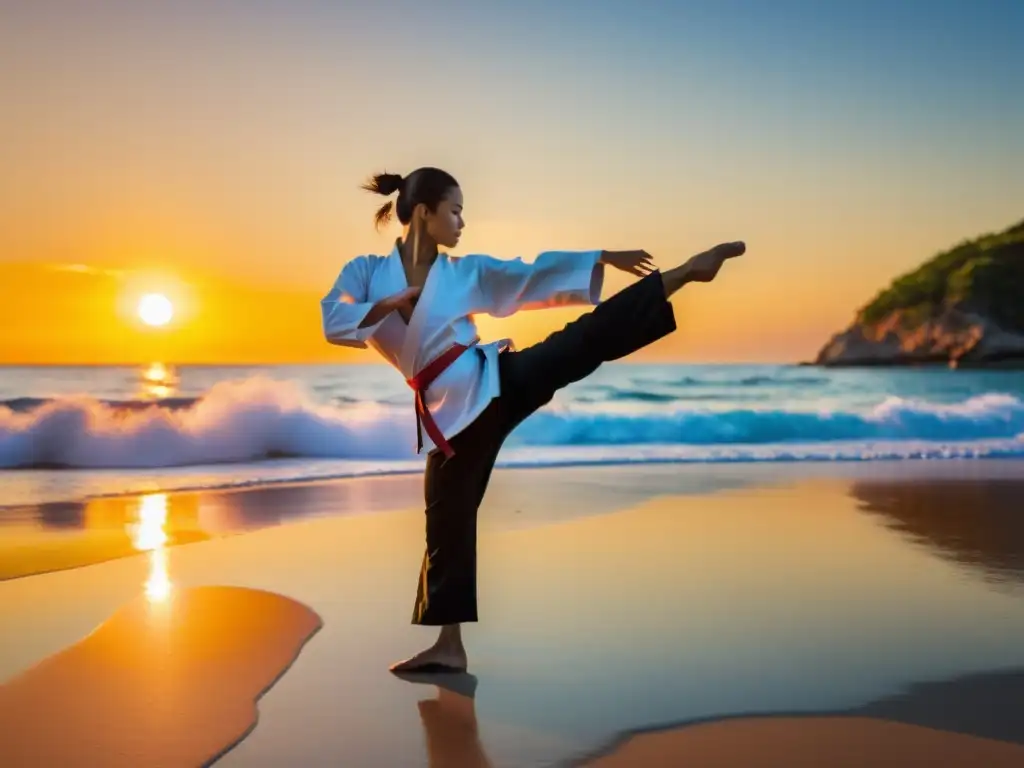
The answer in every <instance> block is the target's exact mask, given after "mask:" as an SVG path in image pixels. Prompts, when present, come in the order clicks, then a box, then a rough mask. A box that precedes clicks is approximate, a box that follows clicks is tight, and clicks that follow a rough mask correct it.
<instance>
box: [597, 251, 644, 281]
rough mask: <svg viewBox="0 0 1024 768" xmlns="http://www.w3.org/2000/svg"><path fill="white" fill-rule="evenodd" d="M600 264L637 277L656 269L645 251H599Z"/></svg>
mask: <svg viewBox="0 0 1024 768" xmlns="http://www.w3.org/2000/svg"><path fill="white" fill-rule="evenodd" d="M601 263H602V264H607V265H608V266H609V267H615V268H616V269H621V270H622V271H623V272H629V273H630V274H631V275H638V276H639V277H643V276H644V275H648V274H650V273H651V272H653V271H654V270H655V269H656V267H655V266H654V262H653V261H652V260H651V255H650V254H649V253H647V251H601Z"/></svg>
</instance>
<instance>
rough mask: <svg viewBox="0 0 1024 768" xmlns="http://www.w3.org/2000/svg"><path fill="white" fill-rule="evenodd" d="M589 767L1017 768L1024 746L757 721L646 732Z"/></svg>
mask: <svg viewBox="0 0 1024 768" xmlns="http://www.w3.org/2000/svg"><path fill="white" fill-rule="evenodd" d="M585 765H586V767H587V768H627V766H628V768H634V766H636V767H639V766H643V768H669V766H678V765H692V766H700V767H701V768H732V766H744V768H812V766H828V768H863V766H872V768H888V767H890V766H891V767H892V768H896V766H911V765H934V766H943V767H944V768H975V767H976V766H985V768H1019V766H1021V765H1024V747H1022V746H1020V745H1018V744H1010V743H1008V742H1002V741H995V740H992V739H983V738H979V737H977V736H968V735H964V734H959V733H951V732H948V731H939V730H935V729H932V728H922V727H920V726H917V725H906V724H904V723H895V722H889V721H886V720H876V719H873V718H867V717H813V716H812V717H761V718H756V717H751V718H743V719H736V720H722V721H718V722H711V723H706V724H701V725H693V726H682V727H680V728H678V729H674V730H668V731H659V732H656V733H647V734H642V735H639V736H634V737H633V738H631V739H629V740H628V741H626V742H625V743H624V744H623V745H622V746H621V747H620V748H619V749H617V750H616V751H615V752H613V753H612V754H609V755H607V756H605V757H602V758H598V759H597V760H594V761H592V762H588V763H586V764H585Z"/></svg>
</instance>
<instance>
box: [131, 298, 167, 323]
mask: <svg viewBox="0 0 1024 768" xmlns="http://www.w3.org/2000/svg"><path fill="white" fill-rule="evenodd" d="M172 317H174V307H173V306H172V305H171V301H170V299H168V298H167V297H166V296H164V295H163V294H162V293H147V294H146V295H145V296H143V297H142V298H141V299H139V319H140V320H142V322H144V323H145V324H146V325H152V326H160V325H167V323H169V322H170V321H171V318H172Z"/></svg>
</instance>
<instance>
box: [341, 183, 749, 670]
mask: <svg viewBox="0 0 1024 768" xmlns="http://www.w3.org/2000/svg"><path fill="white" fill-rule="evenodd" d="M363 188H364V189H367V190H368V191H371V192H375V193H377V194H381V195H384V196H390V195H392V194H394V193H395V192H398V199H397V201H396V202H395V203H392V202H390V201H389V202H387V203H385V204H384V205H383V206H382V207H381V208H380V210H378V211H377V215H376V222H377V226H378V227H380V226H381V225H382V224H385V223H387V222H388V221H389V219H390V218H391V215H392V213H396V214H397V216H398V220H399V222H401V224H402V225H403V227H404V231H403V235H402V237H401V238H400V239H399V240H396V241H395V246H394V248H393V249H392V251H391V253H390V254H389V255H387V256H377V255H367V256H359V257H358V258H356V259H354V260H352V261H350V262H349V263H348V264H346V265H345V267H344V268H343V269H342V270H341V274H340V276H339V277H338V279H337V281H336V283H335V285H334V287H333V288H332V289H331V291H330V292H329V293H328V294H327V296H325V297H324V299H323V300H322V302H321V310H322V315H323V328H324V335H325V336H326V338H327V340H328V341H329V342H330V343H332V344H340V345H346V346H354V347H360V348H365V347H366V346H367V345H369V346H372V347H373V348H374V349H376V350H377V351H378V352H379V353H380V354H381V355H382V356H383V357H384V358H385V359H386V360H387V361H388V362H389V363H391V364H392V365H393V366H394V367H395V368H397V369H398V370H399V371H400V372H401V373H402V375H403V376H404V377H405V379H406V382H407V383H408V384H409V386H410V387H411V388H412V389H413V391H414V393H415V394H414V398H415V410H416V419H417V431H418V439H419V446H418V448H419V450H422V448H423V446H424V444H426V445H427V448H428V455H427V466H426V476H425V482H424V492H425V493H424V496H425V502H426V539H427V546H426V552H425V553H424V556H423V563H422V567H421V571H420V579H419V587H418V590H417V595H416V603H415V608H414V611H413V618H412V621H413V623H414V624H422V625H430V626H438V627H440V634H439V635H438V638H437V641H436V642H435V643H434V644H433V645H432V646H431V647H429V648H427V649H426V650H424V651H422V652H420V653H418V654H416V655H415V656H413V657H411V658H409V659H406V660H405V661H402V662H399V663H397V664H395V665H393V666H392V667H391V669H392V671H395V672H408V671H423V670H430V669H439V670H448V671H451V670H465V669H466V667H467V656H466V649H465V647H464V646H463V643H462V636H461V633H460V625H461V624H463V623H465V622H472V621H477V604H476V516H477V508H478V507H479V506H480V502H481V500H482V499H483V496H484V492H485V491H486V489H487V482H488V479H489V478H490V474H491V469H492V467H493V466H494V462H495V459H496V458H497V455H498V451H499V449H500V448H501V445H502V442H503V441H504V440H505V438H506V437H507V436H508V434H509V433H510V432H511V431H512V430H513V429H514V428H515V427H516V426H517V425H518V424H519V423H520V422H522V421H523V419H525V418H526V417H527V416H529V415H530V414H532V413H533V412H534V411H536V410H537V409H538V408H540V407H541V406H543V405H544V404H545V403H547V402H549V401H550V400H551V398H552V397H553V396H554V393H555V392H556V391H557V390H559V389H561V388H562V387H564V386H566V385H567V384H570V383H572V382H575V381H579V380H580V379H583V378H584V377H586V376H588V375H589V374H591V373H593V372H594V371H595V370H596V369H597V368H598V366H600V365H601V364H602V363H604V362H608V361H611V360H617V359H619V358H622V357H625V356H626V355H629V354H630V353H632V352H635V351H636V350H638V349H640V348H641V347H644V346H646V345H648V344H650V343H651V342H653V341H656V340H657V339H660V338H662V337H663V336H665V335H667V334H669V333H671V332H672V331H674V330H675V327H676V324H675V317H674V315H673V311H672V305H671V304H670V303H669V302H668V297H670V296H671V295H672V294H673V293H675V292H676V291H677V290H679V289H680V288H681V287H682V286H683V285H685V284H686V283H688V282H694V281H697V282H709V281H711V280H712V279H714V277H715V275H717V274H718V270H719V269H720V268H721V266H722V264H723V262H724V261H725V259H727V258H730V257H733V256H739V255H740V254H742V253H743V252H744V250H745V246H744V245H743V243H725V244H722V245H718V246H715V247H714V248H712V249H711V250H709V251H705V252H704V253H701V254H698V255H697V256H694V257H693V258H691V259H690V260H689V261H687V262H686V263H684V264H682V265H680V266H678V267H676V268H674V269H671V270H669V271H667V272H664V273H662V272H660V271H658V270H657V269H656V268H655V267H654V264H653V262H652V261H651V257H650V256H649V255H648V254H647V253H645V252H644V251H583V252H561V251H553V252H547V253H542V254H541V255H540V256H538V257H537V259H536V260H535V261H534V262H533V263H531V264H527V263H525V262H523V261H522V260H521V259H515V260H499V259H495V258H492V257H490V256H483V255H469V256H463V257H452V256H448V255H447V254H444V253H440V252H439V251H438V248H439V247H445V248H452V247H454V246H455V245H457V244H458V242H459V237H460V235H461V233H462V228H463V227H464V225H465V223H464V221H463V217H462V203H463V200H462V191H461V189H460V188H459V185H458V182H456V180H455V179H454V178H453V177H452V176H451V175H450V174H448V173H446V172H444V171H442V170H439V169H437V168H420V169H418V170H416V171H414V172H413V173H411V174H409V175H408V176H407V177H405V178H402V177H401V176H398V175H395V174H388V173H384V174H379V175H377V176H375V177H374V178H373V179H372V181H371V182H370V183H368V184H366V185H364V187H363ZM605 266H610V267H614V268H616V269H620V270H623V271H624V272H628V273H630V274H633V275H637V276H639V277H640V278H641V279H640V280H638V281H637V282H636V283H634V284H633V285H631V286H630V287H628V288H626V289H625V290H623V291H620V292H619V293H618V294H616V295H614V296H612V297H611V298H609V299H608V300H606V301H604V302H600V303H599V300H600V295H601V287H602V284H603V278H604V267H605ZM582 304H588V305H597V306H596V307H595V308H594V309H593V310H592V311H590V312H588V313H586V314H584V315H582V316H581V317H579V318H578V319H576V320H575V321H573V322H571V323H569V324H568V325H566V326H565V328H563V329H562V330H560V331H557V332H555V333H553V334H551V335H550V336H548V337H547V338H546V339H545V340H544V341H541V342H540V343H538V344H535V345H533V346H531V347H529V348H527V349H523V350H521V351H515V350H513V348H512V345H511V343H510V341H509V340H508V339H504V340H501V341H497V342H493V343H490V344H481V343H479V339H478V337H477V334H476V327H475V325H474V323H473V319H472V316H473V315H474V314H477V313H487V314H490V315H494V316H496V317H505V316H507V315H510V314H512V313H514V312H516V311H518V310H521V309H538V308H542V307H553V306H567V305H582ZM410 418H412V414H410ZM424 432H425V433H426V435H424V434H423V433H424Z"/></svg>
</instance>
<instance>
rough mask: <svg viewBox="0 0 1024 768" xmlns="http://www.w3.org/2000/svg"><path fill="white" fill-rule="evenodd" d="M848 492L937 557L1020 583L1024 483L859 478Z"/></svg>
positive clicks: (1023, 547) (1023, 555)
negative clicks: (895, 480)
mask: <svg viewBox="0 0 1024 768" xmlns="http://www.w3.org/2000/svg"><path fill="white" fill-rule="evenodd" d="M850 494H851V496H852V497H853V498H855V499H857V500H858V501H859V502H860V503H861V505H862V507H861V508H862V509H863V511H865V512H869V513H872V514H874V515H877V516H879V517H880V518H881V519H882V520H883V521H884V522H885V524H886V525H887V526H888V527H890V528H891V529H892V530H895V531H898V532H899V533H901V534H903V535H904V536H906V537H908V538H909V539H911V540H912V541H914V542H915V543H917V544H921V545H924V546H925V547H927V548H928V549H929V550H930V551H932V552H933V553H935V554H937V555H939V556H940V557H943V558H946V559H949V560H952V561H954V562H956V563H959V564H961V565H966V566H968V567H970V568H972V569H974V570H975V571H978V572H979V573H980V574H981V575H982V576H983V577H984V578H986V579H987V580H989V581H994V582H1002V583H1006V582H1015V583H1024V514H1021V510H1022V509H1024V502H1022V499H1024V480H1007V479H989V480H975V481H964V480H957V481H947V482H944V481H941V480H932V481H929V482H927V483H918V482H906V481H904V482H894V481H868V480H861V481H858V482H854V483H853V484H852V485H851V490H850Z"/></svg>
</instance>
